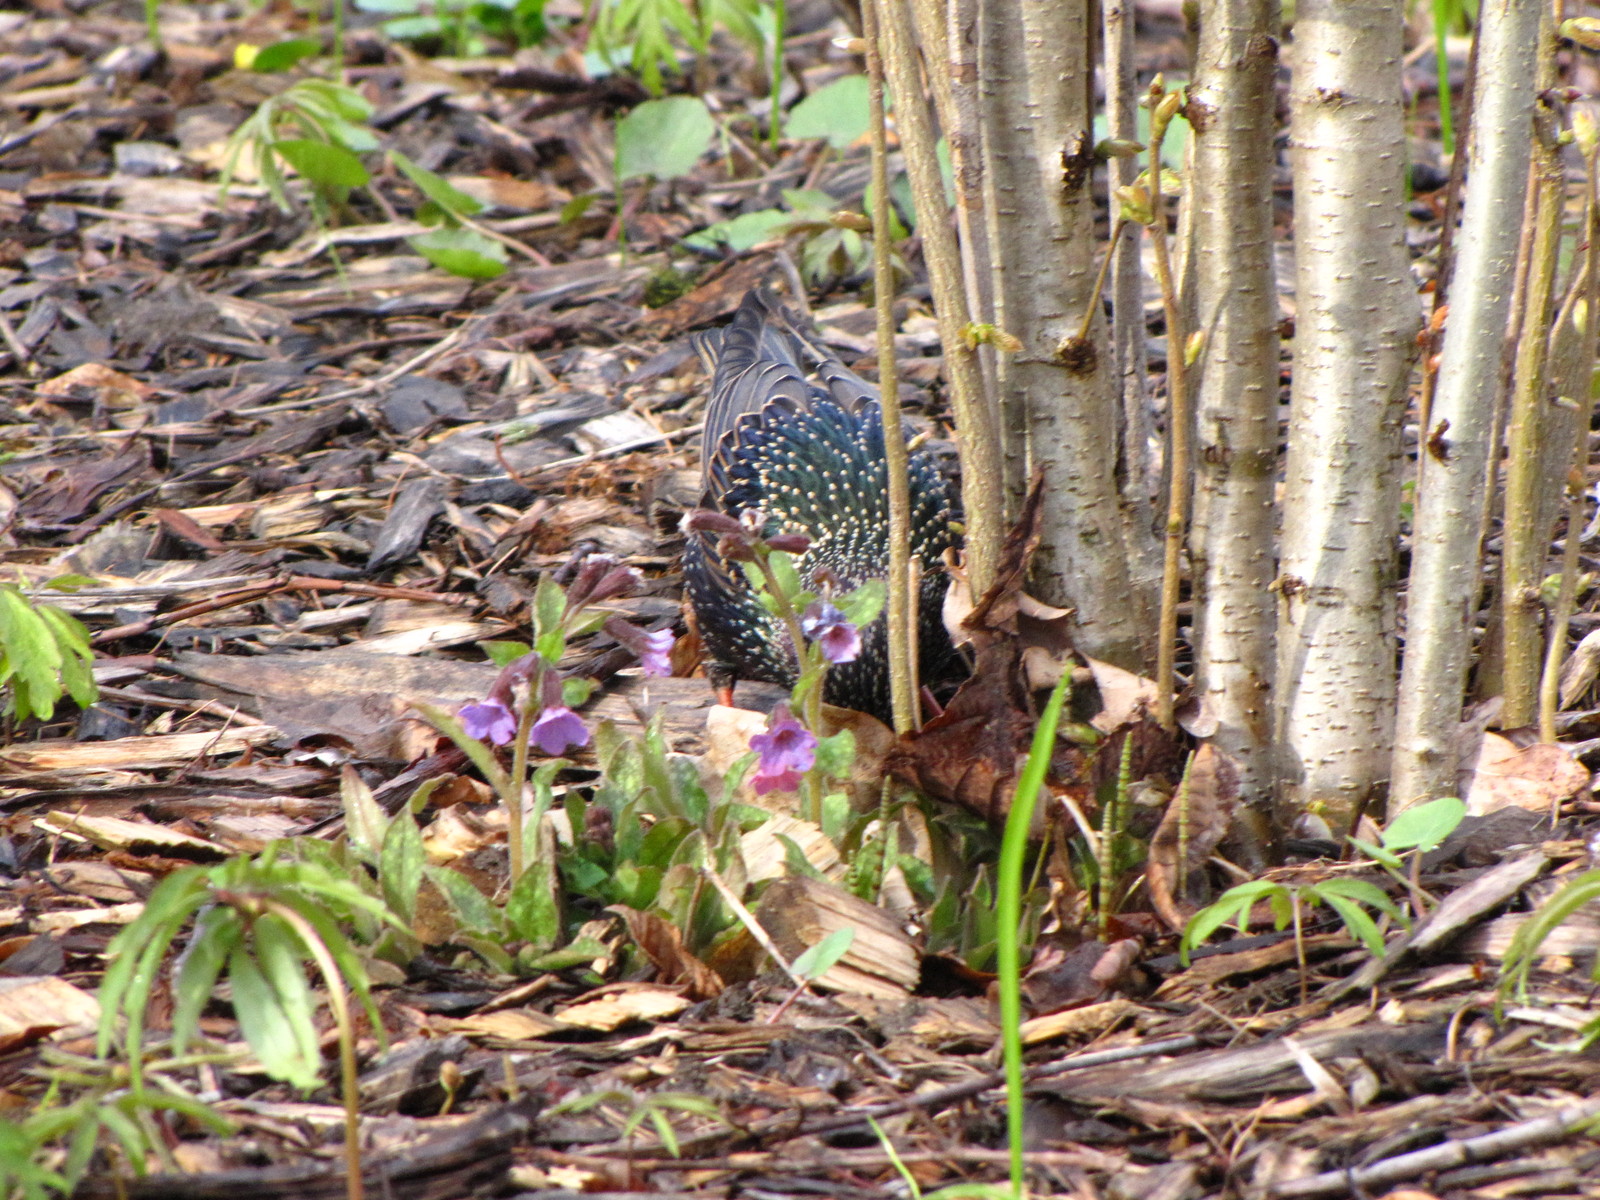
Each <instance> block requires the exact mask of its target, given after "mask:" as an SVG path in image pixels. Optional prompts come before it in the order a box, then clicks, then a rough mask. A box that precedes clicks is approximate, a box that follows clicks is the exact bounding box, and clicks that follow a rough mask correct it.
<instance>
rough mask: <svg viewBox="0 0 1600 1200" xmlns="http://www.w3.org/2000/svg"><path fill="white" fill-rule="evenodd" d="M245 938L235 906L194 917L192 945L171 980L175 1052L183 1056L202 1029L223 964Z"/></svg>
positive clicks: (180, 959)
mask: <svg viewBox="0 0 1600 1200" xmlns="http://www.w3.org/2000/svg"><path fill="white" fill-rule="evenodd" d="M243 938H244V926H243V925H242V924H240V922H239V917H238V914H237V913H236V912H235V911H234V910H233V908H232V907H230V906H228V905H225V904H218V905H215V906H213V907H211V908H208V909H206V910H205V911H203V912H202V913H201V914H200V915H199V916H198V917H196V918H195V922H194V931H193V932H192V933H190V935H189V944H188V945H187V946H186V947H184V951H183V954H182V955H181V956H180V957H179V959H178V971H177V974H176V976H175V977H174V979H173V981H172V1049H173V1051H174V1052H175V1053H178V1054H182V1053H183V1052H184V1050H185V1049H186V1048H187V1047H188V1045H189V1043H190V1041H191V1040H192V1039H193V1037H194V1035H195V1032H196V1031H197V1030H198V1029H199V1028H200V1015H201V1013H202V1012H203V1011H204V1010H205V1006H206V1004H207V1003H209V1002H210V1000H211V993H212V989H213V988H215V987H216V983H217V977H218V976H220V975H221V974H222V968H223V965H224V964H225V963H226V962H227V961H228V957H229V956H230V955H231V954H232V953H233V951H234V948H235V947H236V946H238V944H239V943H240V941H241V940H242V939H243Z"/></svg>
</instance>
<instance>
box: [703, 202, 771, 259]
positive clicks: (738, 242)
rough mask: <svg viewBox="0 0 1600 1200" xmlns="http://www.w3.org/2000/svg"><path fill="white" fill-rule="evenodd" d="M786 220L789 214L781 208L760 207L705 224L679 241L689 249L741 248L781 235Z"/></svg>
mask: <svg viewBox="0 0 1600 1200" xmlns="http://www.w3.org/2000/svg"><path fill="white" fill-rule="evenodd" d="M789 220H790V216H789V214H788V213H786V212H784V211H783V210H782V209H781V208H763V209H760V210H758V211H756V212H748V213H741V214H739V215H738V216H737V217H731V218H729V219H728V220H726V221H718V222H717V223H716V224H714V225H707V226H706V227H705V228H704V229H702V230H701V231H700V232H699V233H692V234H690V235H689V236H688V237H686V238H684V239H683V244H684V245H685V246H688V247H689V248H690V249H693V250H705V251H708V252H715V251H718V250H732V251H735V252H743V251H745V250H749V249H750V248H751V247H752V246H759V245H760V244H761V243H762V242H770V241H773V240H775V239H776V238H779V237H782V236H783V227H784V226H785V225H787V224H788V223H789Z"/></svg>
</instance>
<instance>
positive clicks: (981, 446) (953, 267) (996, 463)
mask: <svg viewBox="0 0 1600 1200" xmlns="http://www.w3.org/2000/svg"><path fill="white" fill-rule="evenodd" d="M878 2H879V3H880V4H881V5H882V8H881V9H880V11H879V17H880V25H881V30H880V32H881V35H882V38H883V60H884V69H885V71H886V72H887V74H888V80H889V85H890V87H891V88H892V90H893V92H894V95H895V96H896V97H897V99H896V102H895V105H896V107H895V123H896V125H897V127H898V128H899V131H900V137H901V140H902V141H903V142H904V144H905V151H906V156H905V157H906V174H907V177H908V178H909V179H910V181H911V194H912V199H913V201H914V202H915V204H916V207H917V212H918V213H919V214H920V216H921V221H920V224H919V230H920V232H921V234H922V257H923V261H924V262H926V263H927V266H928V282H929V284H930V285H931V287H932V289H933V303H934V310H935V313H936V315H937V317H938V321H939V340H940V341H941V342H942V343H943V344H944V364H945V375H946V377H947V378H948V379H949V381H950V405H951V408H952V409H953V410H954V413H955V418H956V425H957V429H958V432H959V433H960V435H961V436H960V440H959V445H960V450H961V502H962V507H963V508H964V509H965V517H966V525H967V547H966V568H967V575H968V578H969V579H970V581H971V583H972V589H973V594H974V595H982V594H983V593H984V591H985V590H987V588H988V587H989V584H990V583H991V582H992V581H993V577H994V570H995V561H996V559H997V558H998V556H999V553H1000V543H1001V541H1002V539H1003V538H1004V536H1005V512H1004V494H1003V490H1002V486H1001V484H1002V476H1001V467H1000V459H999V453H1000V447H999V438H998V437H997V436H996V432H995V429H994V426H993V416H994V414H993V411H992V409H991V407H990V406H989V405H988V404H987V403H986V401H985V399H984V397H983V395H982V390H983V389H982V381H981V378H980V376H979V372H978V360H977V355H976V354H975V353H974V349H973V347H972V345H971V344H970V343H969V342H968V340H967V337H966V334H967V332H968V330H967V327H968V326H969V325H970V324H971V317H970V315H969V314H968V311H967V293H966V285H965V283H964V282H963V280H962V274H961V259H960V254H959V252H958V250H957V248H956V233H955V230H954V229H952V228H950V226H949V224H948V223H947V222H946V221H945V220H943V219H942V218H943V217H944V215H945V214H946V213H947V212H948V202H947V200H946V198H945V189H944V181H943V180H942V179H941V178H940V175H939V164H938V159H937V156H936V154H935V149H934V143H935V135H934V129H933V121H932V118H931V117H930V115H929V113H928V108H927V103H926V101H925V99H924V95H923V76H924V72H925V69H927V70H931V69H938V70H944V69H945V68H944V63H943V59H936V60H935V63H936V67H935V68H925V65H924V62H923V60H922V57H921V47H919V46H918V44H917V39H916V34H915V32H914V29H913V26H912V20H911V14H910V13H909V11H908V10H907V8H906V7H905V3H904V0H878Z"/></svg>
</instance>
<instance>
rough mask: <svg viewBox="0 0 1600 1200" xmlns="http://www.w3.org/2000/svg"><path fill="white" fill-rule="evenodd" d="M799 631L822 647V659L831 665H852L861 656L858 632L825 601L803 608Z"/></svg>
mask: <svg viewBox="0 0 1600 1200" xmlns="http://www.w3.org/2000/svg"><path fill="white" fill-rule="evenodd" d="M800 631H801V632H802V633H804V634H805V635H806V636H807V637H808V638H810V639H811V640H812V641H814V642H816V643H817V645H819V646H821V647H822V656H823V657H824V658H826V659H827V660H828V661H829V662H831V663H847V662H855V660H856V658H857V657H859V656H860V654H861V631H860V630H859V629H857V628H856V627H855V626H854V625H852V624H850V622H849V621H847V620H845V619H844V614H843V613H842V612H840V611H839V610H838V609H837V608H835V607H834V606H833V605H832V604H830V603H829V602H828V601H826V600H818V601H816V602H815V603H813V604H811V605H808V606H807V608H806V611H805V612H804V613H802V614H801V617H800Z"/></svg>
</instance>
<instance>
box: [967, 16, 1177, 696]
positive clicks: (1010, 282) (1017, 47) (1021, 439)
mask: <svg viewBox="0 0 1600 1200" xmlns="http://www.w3.org/2000/svg"><path fill="white" fill-rule="evenodd" d="M1089 13H1090V5H1089V4H1088V2H1087V0H1060V2H1054V3H1049V4H1035V3H1020V4H1019V3H1008V2H1004V0H984V2H983V3H982V4H981V5H980V32H979V38H980V71H979V89H980V93H981V96H982V103H981V113H982V119H983V122H984V137H983V141H984V155H985V163H984V165H985V168H986V170H985V185H986V199H988V201H989V203H988V204H987V206H986V207H987V208H988V209H989V216H990V226H989V235H990V237H989V240H990V245H991V246H993V247H994V248H995V249H996V251H997V261H996V262H995V264H994V272H995V274H994V287H995V310H996V319H997V323H998V324H999V325H1000V326H1001V328H1003V329H1004V330H1005V331H1006V332H1007V333H1010V334H1012V335H1014V336H1016V337H1018V338H1020V339H1021V340H1022V343H1023V348H1022V350H1021V351H1020V352H1018V353H1016V354H1011V355H1003V356H1001V361H1000V364H999V367H1000V389H1001V408H1002V412H1003V413H1004V414H1005V430H1006V436H1007V444H1006V448H1005V449H1006V454H1007V458H1008V462H1007V479H1008V482H1011V481H1012V480H1014V479H1015V478H1016V477H1017V476H1019V475H1021V476H1025V475H1026V474H1029V473H1031V472H1032V471H1033V470H1034V469H1039V470H1042V471H1043V472H1044V476H1045V507H1044V513H1043V531H1042V534H1043V536H1042V542H1041V545H1040V548H1039V553H1038V555H1037V557H1036V559H1035V569H1036V579H1037V582H1036V585H1035V588H1036V590H1037V591H1038V592H1039V593H1041V597H1042V598H1043V599H1045V600H1047V601H1050V602H1052V603H1056V604H1064V605H1070V606H1071V607H1073V608H1074V609H1076V610H1077V620H1078V630H1077V640H1078V644H1079V646H1080V648H1082V649H1083V650H1084V651H1085V652H1086V653H1088V654H1091V655H1094V656H1096V657H1098V658H1104V659H1108V660H1110V661H1113V662H1116V663H1118V664H1120V665H1123V666H1130V667H1139V666H1141V665H1142V664H1143V663H1144V662H1145V661H1146V659H1147V657H1148V655H1149V650H1150V648H1151V647H1150V632H1151V629H1152V625H1153V621H1152V616H1153V613H1154V603H1153V601H1154V596H1153V594H1151V593H1150V592H1149V591H1147V590H1145V589H1143V588H1137V587H1135V586H1134V584H1133V581H1132V580H1131V579H1130V572H1129V568H1128V564H1129V562H1130V560H1134V559H1136V558H1137V554H1130V547H1129V538H1130V536H1132V532H1131V531H1130V530H1129V528H1128V526H1127V523H1125V522H1124V520H1123V513H1122V506H1121V503H1120V497H1119V495H1118V488H1117V473H1116V464H1117V435H1116V401H1115V395H1116V388H1115V380H1114V379H1113V377H1112V375H1113V369H1112V362H1111V355H1110V352H1109V347H1108V344H1107V338H1106V333H1105V322H1104V320H1103V319H1102V317H1101V316H1100V314H1099V313H1098V312H1097V311H1096V312H1093V313H1092V314H1091V316H1092V319H1091V321H1090V322H1089V330H1090V335H1089V337H1088V338H1087V339H1086V341H1085V342H1084V343H1083V344H1082V345H1081V346H1080V347H1078V348H1076V351H1077V352H1074V353H1064V352H1063V346H1064V345H1069V344H1070V343H1071V342H1072V341H1073V339H1075V338H1076V337H1077V334H1078V331H1079V327H1080V325H1081V324H1082V323H1083V316H1084V313H1085V311H1086V310H1087V309H1088V307H1089V306H1090V305H1091V304H1092V303H1093V287H1094V253H1095V249H1094V237H1093V232H1094V230H1093V220H1094V210H1093V196H1092V192H1091V189H1090V186H1089V183H1090V176H1091V172H1092V169H1093V166H1094V143H1093V133H1092V128H1093V125H1092V122H1093V112H1092V105H1091V87H1090V81H1091V72H1090V64H1089V61H1088V53H1089V47H1090V45H1091V43H1092V40H1093V39H1092V37H1091V25H1090V15H1089ZM1000 260H1003V262H1002V261H1000ZM1019 468H1020V469H1019ZM1146 536H1148V535H1146Z"/></svg>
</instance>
